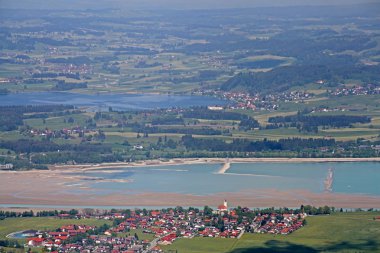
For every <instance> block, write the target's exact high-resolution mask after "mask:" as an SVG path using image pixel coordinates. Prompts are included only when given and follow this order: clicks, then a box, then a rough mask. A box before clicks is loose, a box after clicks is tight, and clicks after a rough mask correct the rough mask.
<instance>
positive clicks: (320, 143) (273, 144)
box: [182, 135, 336, 152]
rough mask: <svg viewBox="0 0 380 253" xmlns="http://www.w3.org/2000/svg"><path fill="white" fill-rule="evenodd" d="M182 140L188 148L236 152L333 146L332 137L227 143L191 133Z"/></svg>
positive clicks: (298, 149)
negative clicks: (194, 135) (193, 135)
mask: <svg viewBox="0 0 380 253" xmlns="http://www.w3.org/2000/svg"><path fill="white" fill-rule="evenodd" d="M182 142H183V144H184V145H185V147H186V148H187V149H188V150H208V151H236V152H257V151H276V150H290V151H301V150H304V149H317V148H320V147H326V146H328V147H334V146H335V145H336V143H335V140H334V139H313V138H310V139H301V138H291V139H290V138H289V139H280V140H278V141H272V140H266V139H264V140H262V141H251V140H247V139H234V140H233V141H232V142H231V143H227V142H225V141H223V140H220V139H212V140H210V139H201V138H193V137H192V136H191V135H185V136H183V137H182Z"/></svg>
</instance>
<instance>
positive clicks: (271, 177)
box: [80, 162, 380, 196]
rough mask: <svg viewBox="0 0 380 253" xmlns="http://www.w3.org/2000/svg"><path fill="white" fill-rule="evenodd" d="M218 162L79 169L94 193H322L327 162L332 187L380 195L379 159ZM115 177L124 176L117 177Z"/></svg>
mask: <svg viewBox="0 0 380 253" xmlns="http://www.w3.org/2000/svg"><path fill="white" fill-rule="evenodd" d="M221 166H222V164H196V165H171V166H152V167H132V168H125V169H107V170H104V169H102V170H93V171H88V172H86V173H81V174H80V175H82V176H87V177H89V178H91V177H96V178H101V179H102V180H99V181H92V180H83V183H84V184H86V185H88V186H89V187H90V188H92V189H93V190H95V191H96V192H97V194H101V195H102V194H110V193H128V194H133V193H141V192H173V193H180V194H192V195H208V194H215V193H221V192H239V191H245V190H257V189H258V190H263V189H276V190H280V191H281V190H298V189H299V190H308V191H310V192H314V193H322V192H324V191H325V189H324V181H325V179H326V177H327V175H328V171H329V168H332V170H333V175H334V176H333V179H334V180H333V184H332V192H333V193H347V194H365V195H372V196H380V187H378V185H379V184H378V182H380V163H375V162H352V163H350V162H345V163H336V162H335V163H333V162H332V163H233V164H231V168H230V169H229V170H228V171H227V172H226V173H225V174H217V173H216V172H217V171H218V169H219V168H220V167H221ZM120 179H125V181H122V182H120V181H119V182H118V180H120Z"/></svg>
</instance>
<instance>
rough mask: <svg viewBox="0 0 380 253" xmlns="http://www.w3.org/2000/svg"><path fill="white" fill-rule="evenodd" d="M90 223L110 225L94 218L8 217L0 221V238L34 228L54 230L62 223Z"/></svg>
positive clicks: (93, 224) (91, 224)
mask: <svg viewBox="0 0 380 253" xmlns="http://www.w3.org/2000/svg"><path fill="white" fill-rule="evenodd" d="M70 224H77V225H90V226H101V225H103V224H108V225H112V223H111V222H110V221H105V220H96V219H81V220H77V219H57V218H45V217H43V218H42V217H41V218H40V217H38V218H37V217H34V218H8V219H5V220H1V221H0V240H2V239H5V238H6V236H7V235H8V234H10V233H13V232H17V231H22V230H28V229H36V230H55V229H57V228H59V227H61V226H63V225H70Z"/></svg>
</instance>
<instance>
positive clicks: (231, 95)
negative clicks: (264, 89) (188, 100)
mask: <svg viewBox="0 0 380 253" xmlns="http://www.w3.org/2000/svg"><path fill="white" fill-rule="evenodd" d="M194 94H196V95H208V96H215V97H219V98H222V99H225V100H228V101H232V102H233V105H230V106H229V109H247V110H254V111H274V110H277V109H278V107H279V105H278V104H279V102H296V103H298V102H303V101H305V100H307V99H310V98H312V97H313V94H311V93H308V92H305V91H289V92H282V93H274V94H268V95H260V94H258V93H257V94H254V95H251V94H249V93H247V92H224V91H215V90H199V91H196V92H194Z"/></svg>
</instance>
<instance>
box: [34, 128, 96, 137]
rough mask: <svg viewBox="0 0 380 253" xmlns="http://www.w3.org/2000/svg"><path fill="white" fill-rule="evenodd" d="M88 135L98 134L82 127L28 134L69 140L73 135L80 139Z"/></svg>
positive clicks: (46, 129) (35, 130)
mask: <svg viewBox="0 0 380 253" xmlns="http://www.w3.org/2000/svg"><path fill="white" fill-rule="evenodd" d="M88 133H92V134H96V132H94V131H91V130H89V129H85V128H83V127H81V126H74V127H71V128H63V129H60V130H51V129H48V128H45V129H30V130H28V134H30V135H32V136H46V137H49V138H67V137H71V136H72V135H79V136H80V137H83V136H84V135H85V134H88Z"/></svg>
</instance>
